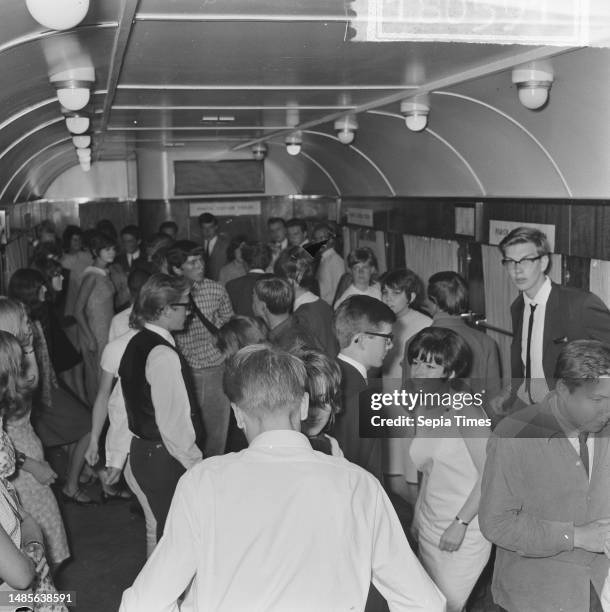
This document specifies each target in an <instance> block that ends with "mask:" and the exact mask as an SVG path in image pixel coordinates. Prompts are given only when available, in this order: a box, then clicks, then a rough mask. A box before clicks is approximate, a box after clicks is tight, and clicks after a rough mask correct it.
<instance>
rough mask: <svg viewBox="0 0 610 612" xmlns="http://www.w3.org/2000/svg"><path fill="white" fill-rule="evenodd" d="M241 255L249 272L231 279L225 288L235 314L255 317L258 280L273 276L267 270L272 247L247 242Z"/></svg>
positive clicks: (242, 248) (260, 243)
mask: <svg viewBox="0 0 610 612" xmlns="http://www.w3.org/2000/svg"><path fill="white" fill-rule="evenodd" d="M241 257H242V259H243V260H244V263H245V264H246V266H247V267H248V272H247V274H245V275H244V276H240V277H239V278H234V279H233V280H230V281H229V282H228V283H227V284H226V286H225V288H226V290H227V293H228V294H229V297H230V298H231V304H232V305H233V310H234V311H235V314H237V315H243V316H246V317H253V316H254V311H253V310H252V292H253V291H254V285H256V283H257V281H258V280H260V279H261V278H267V277H269V276H271V274H267V273H266V272H265V270H266V269H267V268H268V266H269V264H270V262H271V248H270V247H269V245H268V244H264V243H262V242H253V241H251V242H245V243H244V244H243V245H242V247H241Z"/></svg>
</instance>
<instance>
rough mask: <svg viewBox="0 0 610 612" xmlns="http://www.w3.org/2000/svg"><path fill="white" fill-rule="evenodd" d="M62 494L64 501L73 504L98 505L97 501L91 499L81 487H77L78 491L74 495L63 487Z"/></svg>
mask: <svg viewBox="0 0 610 612" xmlns="http://www.w3.org/2000/svg"><path fill="white" fill-rule="evenodd" d="M61 496H62V498H63V500H64V501H66V502H69V503H72V504H77V505H78V506H97V502H96V501H95V500H93V499H91V498H90V497H89V496H88V495H87V494H86V493H85V492H83V491H82V490H81V489H76V491H75V492H74V493H73V494H72V495H70V494H68V493H66V492H65V491H64V490H63V489H62V490H61Z"/></svg>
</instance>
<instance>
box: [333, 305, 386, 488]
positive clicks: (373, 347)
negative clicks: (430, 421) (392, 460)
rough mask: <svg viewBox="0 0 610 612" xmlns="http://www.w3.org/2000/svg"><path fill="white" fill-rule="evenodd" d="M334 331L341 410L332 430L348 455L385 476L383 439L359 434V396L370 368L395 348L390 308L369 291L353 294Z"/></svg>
mask: <svg viewBox="0 0 610 612" xmlns="http://www.w3.org/2000/svg"><path fill="white" fill-rule="evenodd" d="M333 322H334V326H335V334H336V335H337V340H338V341H339V346H340V348H341V351H340V353H339V355H338V363H339V367H340V368H341V395H342V402H341V404H342V410H341V412H340V413H339V414H338V415H337V418H336V421H335V427H334V430H333V433H334V435H335V437H336V438H337V441H338V442H339V446H340V447H341V448H342V449H343V452H344V454H345V458H346V459H347V460H349V461H351V462H353V463H357V464H358V465H359V466H361V467H363V468H364V469H366V470H368V471H369V472H371V474H373V475H374V476H377V478H379V479H380V480H381V479H382V467H381V439H380V438H361V437H360V435H359V397H360V394H361V393H362V392H363V391H365V390H366V389H367V370H370V369H371V368H380V367H381V366H382V365H383V360H384V359H385V356H386V355H387V353H388V351H389V350H390V349H391V348H392V341H393V335H392V326H393V325H394V323H395V322H396V315H395V314H394V313H393V312H392V310H391V308H390V307H389V306H387V305H386V304H384V303H383V302H381V301H380V300H377V299H375V298H372V297H370V296H368V295H352V296H350V297H348V298H347V299H346V300H345V301H344V302H343V303H342V304H341V305H340V306H339V308H337V310H336V311H335V316H334V319H333Z"/></svg>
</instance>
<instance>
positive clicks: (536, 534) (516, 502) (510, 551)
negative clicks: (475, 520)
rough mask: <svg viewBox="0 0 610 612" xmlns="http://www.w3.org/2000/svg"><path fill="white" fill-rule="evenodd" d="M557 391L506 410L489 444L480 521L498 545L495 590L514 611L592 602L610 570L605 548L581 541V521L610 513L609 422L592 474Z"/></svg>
mask: <svg viewBox="0 0 610 612" xmlns="http://www.w3.org/2000/svg"><path fill="white" fill-rule="evenodd" d="M559 401H560V400H559V398H558V396H557V394H556V392H551V393H550V394H549V395H547V397H546V398H545V399H544V400H543V401H542V402H541V403H540V404H534V405H532V406H527V407H526V408H523V409H522V410H519V411H517V412H514V413H513V414H511V415H509V416H507V417H505V418H504V419H503V420H502V421H501V422H500V423H499V424H498V426H497V427H496V429H495V430H494V432H493V434H492V436H491V437H490V439H489V442H488V445H487V461H486V464H485V470H484V473H483V481H482V486H481V502H480V506H479V525H480V527H481V531H482V532H483V535H484V536H485V537H486V538H487V539H488V540H490V541H491V542H493V543H495V544H496V545H497V547H498V548H497V551H496V561H495V567H494V577H493V583H492V592H493V596H494V601H495V602H496V603H497V604H498V605H500V606H502V607H503V608H505V609H506V610H509V611H511V612H525V611H526V610H527V612H557V611H559V610H565V611H566V612H568V611H572V610H589V583H590V582H593V585H594V586H595V588H596V590H597V592H598V593H599V592H600V591H601V586H602V584H603V581H604V579H605V578H606V575H607V573H608V565H609V562H608V559H607V558H606V557H605V555H603V554H602V553H592V552H588V551H586V550H583V549H579V548H574V546H573V542H574V525H584V524H585V523H589V522H590V521H594V520H597V519H601V518H606V517H609V516H610V495H608V482H610V453H609V445H608V435H610V431H608V430H609V429H610V428H609V427H606V428H605V429H604V430H603V431H602V432H600V433H597V434H595V443H594V454H593V461H592V464H591V480H590V482H589V478H588V476H587V473H586V471H585V469H584V467H583V466H582V463H581V461H580V457H579V454H578V452H577V451H576V450H575V449H574V447H573V446H572V444H571V443H570V441H569V440H568V438H567V437H566V436H565V433H564V432H563V430H562V428H561V426H560V424H559V422H558V420H557V418H556V416H555V414H556V410H557V405H558V402H559Z"/></svg>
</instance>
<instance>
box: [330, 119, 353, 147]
mask: <svg viewBox="0 0 610 612" xmlns="http://www.w3.org/2000/svg"><path fill="white" fill-rule="evenodd" d="M334 127H335V130H336V131H337V138H338V139H339V141H340V142H341V143H343V144H344V145H348V144H350V143H351V142H354V136H355V135H356V134H355V132H356V130H357V129H358V121H357V120H356V116H355V115H354V114H352V113H350V114H348V115H345V116H344V117H339V119H337V120H336V121H335V125H334Z"/></svg>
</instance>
